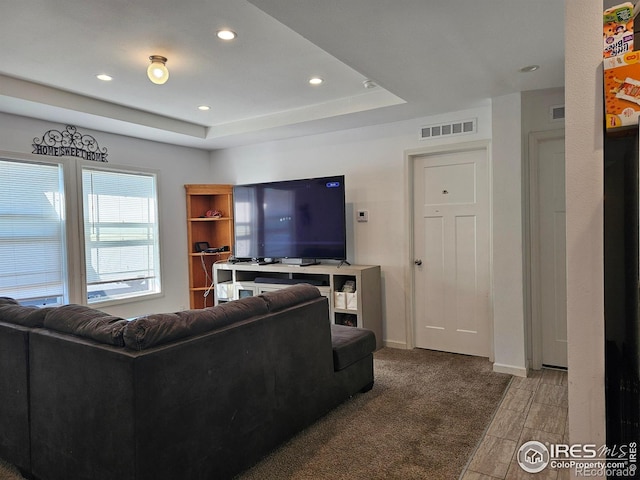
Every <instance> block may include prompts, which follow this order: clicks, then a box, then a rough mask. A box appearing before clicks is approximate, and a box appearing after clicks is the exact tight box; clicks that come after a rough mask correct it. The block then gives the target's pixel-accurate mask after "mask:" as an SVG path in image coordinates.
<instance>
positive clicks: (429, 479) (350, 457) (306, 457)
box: [0, 348, 511, 480]
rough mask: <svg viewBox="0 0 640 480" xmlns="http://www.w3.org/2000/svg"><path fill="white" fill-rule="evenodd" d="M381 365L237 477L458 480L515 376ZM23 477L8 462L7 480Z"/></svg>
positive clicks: (439, 357) (1, 472)
mask: <svg viewBox="0 0 640 480" xmlns="http://www.w3.org/2000/svg"><path fill="white" fill-rule="evenodd" d="M374 368H375V379H376V381H375V385H374V387H373V389H372V390H371V391H370V392H367V393H365V394H358V395H356V396H354V397H353V398H351V399H350V400H349V401H347V402H345V403H344V404H343V405H341V406H340V407H338V408H337V409H335V410H333V411H332V412H330V413H329V414H328V415H326V416H325V417H324V418H322V419H320V420H319V421H318V422H316V423H315V424H313V425H312V426H310V427H309V428H307V429H306V430H304V431H303V432H301V433H299V434H298V435H296V436H295V437H294V438H292V439H291V440H290V441H288V442H287V443H285V444H284V445H282V446H281V447H279V448H278V449H276V450H275V451H274V452H272V453H271V454H270V455H268V456H267V457H266V458H264V459H263V460H262V461H261V462H260V463H258V464H257V465H255V466H254V467H253V468H251V469H249V470H248V471H246V472H244V473H243V474H241V475H239V476H238V477H237V479H236V480H268V479H274V480H285V479H286V480H307V479H308V480H312V479H313V480H318V479H331V480H339V479H344V480H361V479H362V480H369V479H371V480H375V479H380V480H382V479H384V480H393V479H398V480H411V479H416V480H417V479H420V480H425V479H426V480H440V479H442V480H456V479H458V478H459V477H460V474H461V473H462V471H463V470H464V468H465V466H466V464H467V462H468V460H469V458H470V457H471V455H472V453H473V452H474V450H475V449H476V447H477V445H478V443H479V441H480V439H481V438H482V436H483V434H484V432H485V430H486V429H487V427H488V426H489V423H490V422H491V419H492V417H493V415H494V413H495V411H496V410H497V408H498V405H499V404H500V401H501V399H502V397H503V395H504V392H505V391H506V389H507V387H508V385H509V382H510V380H511V376H510V375H505V374H499V373H495V372H493V371H492V366H491V363H490V362H489V361H488V360H487V359H485V358H479V357H470V356H466V355H455V354H449V353H443V352H434V351H430V350H420V349H415V350H399V349H392V348H383V349H381V350H379V351H377V352H376V353H375V356H374ZM21 478H22V477H21V476H20V475H19V474H18V473H17V472H16V471H15V470H14V469H12V467H11V466H10V465H7V464H6V463H3V462H2V461H1V460H0V480H19V479H21ZM176 480H182V479H176ZM212 480H214V479H212Z"/></svg>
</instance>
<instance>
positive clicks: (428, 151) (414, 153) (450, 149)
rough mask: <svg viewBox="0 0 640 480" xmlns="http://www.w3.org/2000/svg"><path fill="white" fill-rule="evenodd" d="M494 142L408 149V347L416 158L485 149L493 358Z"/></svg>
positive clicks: (409, 338)
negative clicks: (492, 157) (492, 148)
mask: <svg viewBox="0 0 640 480" xmlns="http://www.w3.org/2000/svg"><path fill="white" fill-rule="evenodd" d="M490 147H491V142H490V141H489V140H477V141H471V142H462V143H454V144H449V145H436V146H433V147H423V148H417V149H411V150H406V151H405V161H404V179H405V182H404V183H405V208H404V212H405V217H404V224H405V238H406V239H407V242H406V246H405V248H404V258H405V268H404V284H405V292H406V294H405V297H404V298H405V311H406V316H405V332H406V348H407V349H413V348H415V347H416V344H415V328H416V318H415V297H416V291H415V278H414V275H413V273H414V264H413V261H414V260H415V258H416V257H415V245H414V232H415V225H414V211H415V209H414V207H415V192H414V190H413V169H414V165H415V161H416V159H417V158H418V157H428V156H437V155H442V154H450V153H458V152H468V151H474V150H475V151H482V152H484V154H485V156H486V159H487V175H488V178H489V184H488V185H487V188H488V189H489V192H488V194H489V205H488V210H489V211H488V215H489V218H488V220H489V339H490V341H489V343H490V345H489V360H490V361H492V362H493V360H494V345H493V295H494V292H493V188H492V177H493V176H492V168H491V148H490Z"/></svg>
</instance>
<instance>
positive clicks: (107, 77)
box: [96, 73, 113, 82]
mask: <svg viewBox="0 0 640 480" xmlns="http://www.w3.org/2000/svg"><path fill="white" fill-rule="evenodd" d="M96 78H97V79H98V80H102V81H103V82H110V81H111V80H113V77H112V76H111V75H107V74H106V73H101V74H100V75H96Z"/></svg>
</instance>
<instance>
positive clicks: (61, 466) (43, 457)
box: [0, 285, 375, 480]
mask: <svg viewBox="0 0 640 480" xmlns="http://www.w3.org/2000/svg"><path fill="white" fill-rule="evenodd" d="M25 308H27V307H19V306H15V305H11V304H8V305H6V304H5V305H1V304H0V346H4V345H5V344H7V345H10V348H11V349H12V353H10V354H5V353H4V349H3V350H2V352H3V353H2V354H0V361H1V362H2V363H0V387H4V386H5V385H7V386H10V387H11V388H9V389H8V390H7V391H5V390H4V389H3V390H1V391H2V392H5V393H0V396H1V397H3V398H0V405H4V404H6V402H7V400H8V399H9V398H8V397H11V399H12V405H14V407H15V411H13V412H6V411H3V410H0V421H2V422H3V425H5V423H4V422H5V420H7V418H9V417H10V416H12V415H14V414H19V415H17V416H16V419H17V420H15V421H14V422H13V423H10V424H7V425H10V426H11V427H10V428H9V429H8V430H7V431H6V432H0V457H2V458H3V459H5V460H6V461H9V462H11V463H14V464H15V465H17V466H18V467H19V468H20V469H21V470H22V471H23V472H25V474H27V475H29V476H31V477H33V478H36V479H40V480H63V479H65V480H67V479H69V478H75V479H91V480H100V479H105V480H107V479H109V480H112V479H113V480H115V479H118V480H123V479H124V480H128V479H130V480H143V479H145V480H146V479H148V480H151V479H153V480H162V479H167V480H168V479H176V478H180V479H203V480H204V479H211V478H217V479H224V478H232V477H233V476H234V475H236V474H237V473H239V472H241V471H243V470H244V469H246V468H248V467H249V466H251V465H252V464H254V463H255V462H257V461H258V460H259V459H260V458H261V457H262V456H264V455H265V454H266V453H268V452H269V451H271V450H272V449H273V448H275V447H276V446H278V445H279V444H280V443H282V442H283V441H285V440H286V439H288V438H290V437H291V436H293V435H294V434H295V433H297V432H299V431H300V430H302V429H304V428H305V427H307V426H308V425H310V424H311V423H313V422H314V421H316V420H317V419H318V418H320V417H321V416H323V415H325V414H326V413H327V412H329V411H330V410H331V409H333V408H335V407H336V406H337V405H339V404H340V403H342V402H343V401H345V400H346V399H348V398H349V397H350V396H352V395H354V394H356V393H358V392H360V391H367V390H369V389H370V388H371V387H372V386H373V380H374V377H373V355H372V353H373V351H374V349H375V336H374V335H373V333H372V332H370V331H368V330H363V329H356V328H352V327H340V326H334V325H330V324H329V321H328V303H327V299H326V298H324V297H321V296H320V293H319V291H318V289H317V288H315V287H312V286H310V285H296V286H292V287H289V288H286V289H282V290H279V291H276V292H269V293H265V294H263V295H261V296H258V297H250V298H246V299H242V300H238V301H234V302H229V303H227V304H222V305H220V306H217V307H212V308H207V309H203V310H188V311H184V312H176V313H170V314H154V315H148V316H145V317H141V318H138V319H134V320H132V321H127V320H124V319H121V318H117V317H112V316H110V315H108V314H106V313H104V312H100V311H98V310H94V309H91V308H89V307H84V306H79V305H68V306H63V307H58V308H50V309H37V310H38V312H39V313H36V312H31V313H30V315H33V316H35V317H38V318H40V317H41V321H42V324H41V325H38V321H35V322H31V323H35V325H33V324H30V325H28V326H26V325H24V322H23V324H22V325H17V324H16V323H19V322H14V323H11V322H10V318H8V315H9V317H10V316H11V313H13V314H14V315H15V310H17V309H25ZM11 311H13V312H11ZM43 312H44V313H43ZM11 318H16V317H11ZM345 329H346V330H345ZM25 365H27V366H25ZM25 386H27V389H26V390H25ZM25 404H26V405H27V406H26V407H25ZM25 427H27V428H25Z"/></svg>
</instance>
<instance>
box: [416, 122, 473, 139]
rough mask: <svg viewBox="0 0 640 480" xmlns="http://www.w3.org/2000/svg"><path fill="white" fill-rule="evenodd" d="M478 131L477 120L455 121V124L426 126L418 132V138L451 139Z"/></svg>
mask: <svg viewBox="0 0 640 480" xmlns="http://www.w3.org/2000/svg"><path fill="white" fill-rule="evenodd" d="M477 131H478V122H477V119H475V118H471V119H468V120H456V121H455V122H446V123H439V124H437V125H427V126H425V127H422V129H421V130H420V138H421V139H422V140H427V139H430V138H441V137H451V136H453V135H466V134H467V133H476V132H477Z"/></svg>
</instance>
